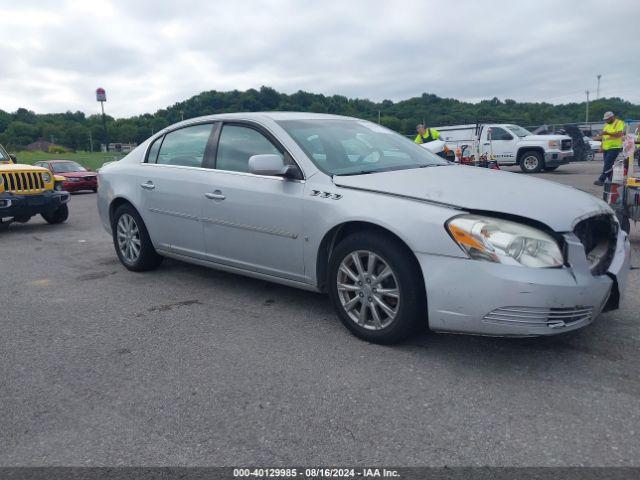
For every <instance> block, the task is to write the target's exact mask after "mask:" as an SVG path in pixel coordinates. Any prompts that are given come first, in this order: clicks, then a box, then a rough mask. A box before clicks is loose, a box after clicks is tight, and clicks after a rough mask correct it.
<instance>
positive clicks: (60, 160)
mask: <svg viewBox="0 0 640 480" xmlns="http://www.w3.org/2000/svg"><path fill="white" fill-rule="evenodd" d="M40 161H41V162H48V163H64V162H72V163H78V162H76V161H75V160H62V159H58V160H40Z"/></svg>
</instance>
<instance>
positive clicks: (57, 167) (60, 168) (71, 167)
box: [51, 162, 87, 173]
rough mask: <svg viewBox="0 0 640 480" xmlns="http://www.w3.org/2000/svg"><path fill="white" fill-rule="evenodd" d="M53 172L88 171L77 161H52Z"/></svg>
mask: <svg viewBox="0 0 640 480" xmlns="http://www.w3.org/2000/svg"><path fill="white" fill-rule="evenodd" d="M51 168H53V173H69V172H86V171H87V169H86V168H84V167H83V166H82V165H79V164H77V163H76V162H60V163H52V164H51Z"/></svg>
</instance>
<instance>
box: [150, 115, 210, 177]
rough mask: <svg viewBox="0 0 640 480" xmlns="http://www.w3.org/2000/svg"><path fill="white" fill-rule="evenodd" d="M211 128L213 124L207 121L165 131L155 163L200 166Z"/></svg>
mask: <svg viewBox="0 0 640 480" xmlns="http://www.w3.org/2000/svg"><path fill="white" fill-rule="evenodd" d="M212 128H213V125H212V124H210V123H207V124H204V125H194V126H192V127H186V128H181V129H180V130H175V131H173V132H170V133H167V134H166V135H165V137H164V141H163V142H162V146H161V147H160V151H159V152H158V160H157V163H158V164H159V165H180V166H183V167H202V161H203V159H204V151H205V149H206V148H207V142H208V141H209V136H210V135H211V129H212ZM154 146H155V145H154ZM152 148H153V147H152Z"/></svg>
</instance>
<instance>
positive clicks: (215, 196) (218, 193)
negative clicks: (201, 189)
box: [204, 190, 227, 200]
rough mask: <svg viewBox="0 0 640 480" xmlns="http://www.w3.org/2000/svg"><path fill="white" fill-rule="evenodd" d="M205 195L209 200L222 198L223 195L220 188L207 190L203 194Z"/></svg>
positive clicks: (223, 197)
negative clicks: (213, 190) (211, 190)
mask: <svg viewBox="0 0 640 480" xmlns="http://www.w3.org/2000/svg"><path fill="white" fill-rule="evenodd" d="M204 196H205V197H207V198H209V199H211V200H224V199H225V198H227V197H225V196H224V195H223V194H222V192H221V191H220V190H216V191H215V192H207V193H205V194H204Z"/></svg>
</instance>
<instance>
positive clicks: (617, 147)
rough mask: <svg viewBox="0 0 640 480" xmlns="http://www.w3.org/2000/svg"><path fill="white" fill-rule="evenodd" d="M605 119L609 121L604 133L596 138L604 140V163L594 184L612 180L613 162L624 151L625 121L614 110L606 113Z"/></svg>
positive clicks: (603, 130)
mask: <svg viewBox="0 0 640 480" xmlns="http://www.w3.org/2000/svg"><path fill="white" fill-rule="evenodd" d="M603 120H604V121H605V122H607V123H606V124H605V126H604V128H603V129H602V134H601V135H598V136H597V137H596V140H601V141H602V151H603V156H604V165H603V166H602V173H601V174H600V177H599V178H598V179H597V180H596V181H595V182H593V184H594V185H604V181H605V180H606V179H607V178H608V179H609V180H611V176H612V174H613V164H614V162H615V161H616V158H617V157H618V155H620V152H621V151H622V137H623V136H624V131H625V128H626V127H625V124H624V122H623V121H622V120H620V119H618V118H616V116H615V115H614V114H613V112H607V113H605V114H604V117H603Z"/></svg>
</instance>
